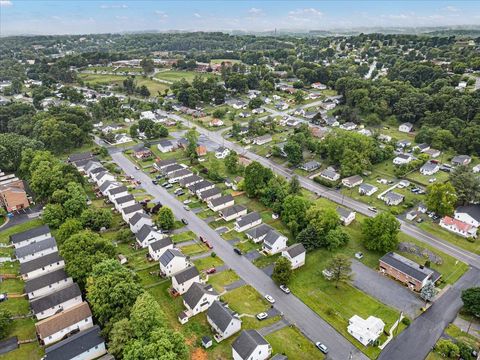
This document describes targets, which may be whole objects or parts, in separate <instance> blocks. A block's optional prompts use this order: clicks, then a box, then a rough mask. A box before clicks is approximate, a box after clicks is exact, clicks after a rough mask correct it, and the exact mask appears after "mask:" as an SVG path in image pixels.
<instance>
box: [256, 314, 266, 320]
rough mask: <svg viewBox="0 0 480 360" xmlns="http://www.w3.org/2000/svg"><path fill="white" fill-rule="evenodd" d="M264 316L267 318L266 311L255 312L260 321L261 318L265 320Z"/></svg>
mask: <svg viewBox="0 0 480 360" xmlns="http://www.w3.org/2000/svg"><path fill="white" fill-rule="evenodd" d="M266 318H268V314H267V313H266V312H262V313H260V314H257V319H258V320H260V321H262V320H265V319H266Z"/></svg>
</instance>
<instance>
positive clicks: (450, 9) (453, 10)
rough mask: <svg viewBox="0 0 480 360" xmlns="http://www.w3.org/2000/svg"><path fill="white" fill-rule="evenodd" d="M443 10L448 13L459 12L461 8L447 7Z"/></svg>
mask: <svg viewBox="0 0 480 360" xmlns="http://www.w3.org/2000/svg"><path fill="white" fill-rule="evenodd" d="M442 10H444V11H448V12H459V11H460V9H459V8H456V7H455V6H451V5H449V6H445V7H444V8H443V9H442Z"/></svg>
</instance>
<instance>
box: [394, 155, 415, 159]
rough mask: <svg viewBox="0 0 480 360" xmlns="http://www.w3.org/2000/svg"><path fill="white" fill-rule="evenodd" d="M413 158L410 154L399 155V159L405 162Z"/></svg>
mask: <svg viewBox="0 0 480 360" xmlns="http://www.w3.org/2000/svg"><path fill="white" fill-rule="evenodd" d="M411 157H412V156H411V155H409V154H398V155H397V158H400V159H404V160H408V159H410V158H411Z"/></svg>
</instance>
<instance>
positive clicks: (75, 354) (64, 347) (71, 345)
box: [45, 325, 107, 360]
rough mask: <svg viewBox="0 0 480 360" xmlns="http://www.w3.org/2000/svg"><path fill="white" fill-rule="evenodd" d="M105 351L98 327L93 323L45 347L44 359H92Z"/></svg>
mask: <svg viewBox="0 0 480 360" xmlns="http://www.w3.org/2000/svg"><path fill="white" fill-rule="evenodd" d="M106 353H107V349H106V348H105V340H103V338H102V337H101V336H100V327H99V326H98V325H95V326H93V327H91V328H88V329H85V330H83V331H80V332H78V333H76V334H75V335H72V336H71V337H69V338H66V339H65V340H62V341H60V342H59V343H57V344H54V345H52V346H50V347H48V348H46V349H45V358H46V359H72V360H93V359H97V358H99V357H100V356H102V355H104V354H106Z"/></svg>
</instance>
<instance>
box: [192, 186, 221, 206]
mask: <svg viewBox="0 0 480 360" xmlns="http://www.w3.org/2000/svg"><path fill="white" fill-rule="evenodd" d="M220 196H222V190H220V189H219V188H217V187H214V188H212V189H209V190H205V191H202V192H201V193H200V194H198V197H199V198H200V200H202V201H205V202H208V201H210V200H213V199H218V198H219V197H220Z"/></svg>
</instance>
